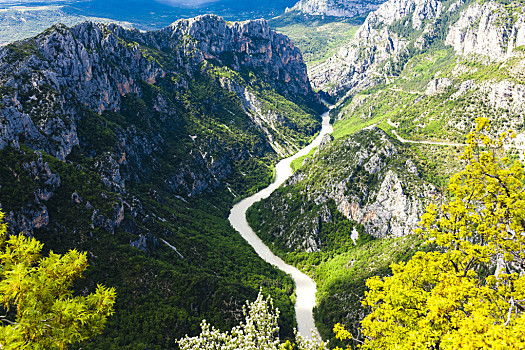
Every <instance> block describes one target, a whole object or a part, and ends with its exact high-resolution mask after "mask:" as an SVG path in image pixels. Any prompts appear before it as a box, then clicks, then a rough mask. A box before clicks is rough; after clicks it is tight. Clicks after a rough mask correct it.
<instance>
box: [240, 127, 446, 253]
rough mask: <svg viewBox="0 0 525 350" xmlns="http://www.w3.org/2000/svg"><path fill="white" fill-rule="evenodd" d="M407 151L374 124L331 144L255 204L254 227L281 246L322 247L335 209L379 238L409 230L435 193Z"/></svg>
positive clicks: (302, 249)
mask: <svg viewBox="0 0 525 350" xmlns="http://www.w3.org/2000/svg"><path fill="white" fill-rule="evenodd" d="M402 150H403V152H402ZM406 154H407V153H406V150H404V148H403V147H402V146H401V145H399V144H397V143H396V142H395V141H393V140H392V139H391V138H390V137H388V136H387V135H386V134H385V132H384V131H382V130H381V129H378V128H372V129H368V130H362V131H360V132H359V133H357V134H355V135H352V136H351V137H348V138H346V139H338V140H335V141H332V142H329V143H327V144H325V145H324V147H323V149H322V150H321V151H319V153H318V154H317V155H315V156H314V157H313V159H311V160H309V161H307V162H306V164H305V166H303V168H301V169H300V170H299V171H297V173H295V174H294V175H293V177H292V178H291V179H290V180H288V182H287V183H286V184H285V187H283V188H282V189H280V190H279V191H276V192H275V193H274V194H272V195H271V196H270V197H269V199H267V200H263V201H262V202H260V204H256V205H255V206H254V209H253V210H252V212H251V213H250V214H249V215H251V216H252V217H253V218H258V219H257V220H255V221H252V224H256V225H259V226H254V229H255V230H258V231H259V233H260V234H261V236H262V237H265V238H267V239H268V240H269V241H273V242H281V243H280V244H282V245H283V247H284V248H285V249H290V250H301V251H310V252H311V251H317V250H322V248H323V245H324V242H323V240H322V239H321V238H320V237H319V232H320V230H321V226H322V225H323V223H329V222H331V221H332V217H333V216H334V215H335V212H334V210H337V211H339V212H340V213H342V214H343V215H344V216H345V217H346V218H348V219H350V220H352V221H354V222H357V223H359V224H362V225H363V226H364V230H365V232H366V233H368V234H371V235H373V236H375V237H378V238H384V237H387V236H390V237H392V236H394V237H397V236H404V235H407V234H410V233H412V232H413V229H414V228H415V227H416V225H417V223H418V222H419V217H420V215H421V214H422V213H423V210H424V208H425V206H426V205H427V204H428V203H429V202H430V201H431V200H432V198H434V196H437V192H436V189H435V188H434V186H433V185H431V184H429V183H427V182H425V181H424V180H422V179H421V177H420V174H419V172H418V168H417V165H416V163H415V161H414V160H413V159H412V158H411V157H407V155H406ZM330 203H333V204H334V206H335V208H336V209H335V208H333V209H331V204H330ZM283 247H281V248H283Z"/></svg>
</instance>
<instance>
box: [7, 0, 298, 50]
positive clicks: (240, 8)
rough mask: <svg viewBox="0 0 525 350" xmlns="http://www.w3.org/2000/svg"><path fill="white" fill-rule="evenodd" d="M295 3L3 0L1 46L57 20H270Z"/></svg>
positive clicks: (152, 23) (152, 25) (149, 23)
mask: <svg viewBox="0 0 525 350" xmlns="http://www.w3.org/2000/svg"><path fill="white" fill-rule="evenodd" d="M294 4H295V0H268V1H264V2H246V1H239V0H213V1H194V0H191V1H185V0H180V1H179V0H165V1H160V0H157V1H154V0H129V1H119V0H107V1H102V0H62V1H60V0H52V1H47V2H42V1H30V0H26V1H9V0H1V1H0V45H2V44H5V43H8V42H13V41H15V40H20V39H25V38H28V37H30V36H34V35H36V34H38V33H40V32H41V31H42V30H44V29H46V28H49V27H50V26H52V25H54V24H57V23H62V24H66V25H75V24H78V23H82V22H85V21H94V22H103V23H107V22H115V23H119V24H121V25H124V26H125V27H128V28H130V27H133V28H138V29H141V30H155V29H161V28H163V27H166V26H168V25H170V24H171V23H172V22H174V21H176V20H178V19H181V18H191V17H195V16H198V15H203V14H216V15H220V16H222V17H224V18H226V19H227V20H232V21H239V20H249V19H258V18H266V19H269V18H272V17H275V16H278V15H280V14H283V13H284V11H285V9H286V8H287V7H291V6H293V5H294Z"/></svg>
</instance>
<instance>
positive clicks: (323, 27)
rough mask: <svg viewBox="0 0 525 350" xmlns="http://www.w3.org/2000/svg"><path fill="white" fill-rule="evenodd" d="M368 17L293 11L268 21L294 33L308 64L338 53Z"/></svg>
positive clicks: (290, 33) (278, 27) (282, 29)
mask: <svg viewBox="0 0 525 350" xmlns="http://www.w3.org/2000/svg"><path fill="white" fill-rule="evenodd" d="M364 18H365V17H362V18H352V19H340V18H336V17H326V18H321V17H320V16H310V15H306V14H299V13H296V12H293V11H292V12H288V13H286V14H284V15H282V16H279V17H276V18H273V19H271V20H269V21H268V23H269V24H270V27H271V28H272V29H274V30H275V31H277V32H279V33H283V34H285V35H287V36H288V37H290V39H292V41H293V42H294V44H295V45H296V46H297V47H298V48H300V49H301V52H302V53H303V58H304V60H305V62H306V63H307V65H308V66H312V65H315V64H317V63H320V62H322V61H324V60H326V59H327V58H328V57H330V56H332V55H333V54H335V53H336V52H337V51H338V50H339V48H340V47H341V46H342V45H343V44H345V43H347V42H348V41H349V40H350V39H352V38H353V37H354V34H355V32H356V31H357V28H359V25H360V24H361V23H362V22H363V20H364Z"/></svg>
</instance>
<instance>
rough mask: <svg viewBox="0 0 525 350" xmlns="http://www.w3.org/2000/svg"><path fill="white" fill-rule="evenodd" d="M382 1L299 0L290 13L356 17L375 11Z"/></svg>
mask: <svg viewBox="0 0 525 350" xmlns="http://www.w3.org/2000/svg"><path fill="white" fill-rule="evenodd" d="M383 2H384V0H372V1H355V0H352V1H350V0H300V1H299V2H297V4H295V5H294V6H293V7H292V8H291V9H290V11H298V12H301V13H305V14H308V15H314V16H331V17H357V16H359V15H362V14H365V13H368V12H370V11H373V10H376V9H377V8H378V7H379V5H381V4H382V3H383Z"/></svg>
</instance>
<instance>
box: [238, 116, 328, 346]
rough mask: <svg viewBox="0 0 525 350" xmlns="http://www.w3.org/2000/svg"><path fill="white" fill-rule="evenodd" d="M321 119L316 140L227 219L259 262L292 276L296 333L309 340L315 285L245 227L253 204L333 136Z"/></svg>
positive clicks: (280, 166) (280, 165)
mask: <svg viewBox="0 0 525 350" xmlns="http://www.w3.org/2000/svg"><path fill="white" fill-rule="evenodd" d="M322 117H323V124H322V129H321V132H320V133H319V135H318V136H317V137H316V138H315V140H314V141H313V142H312V143H310V144H309V145H308V146H306V147H305V148H303V149H301V150H300V151H299V152H297V153H296V154H295V155H293V156H291V157H288V158H286V159H283V160H281V161H280V162H279V163H277V165H276V166H275V171H276V176H275V180H274V182H273V183H272V184H271V185H270V186H268V187H266V188H265V189H263V190H261V191H259V192H257V193H256V194H254V195H252V196H251V197H248V198H246V199H243V200H242V201H240V202H239V203H237V204H235V205H234V206H233V208H232V210H231V212H230V216H229V218H228V219H229V220H230V223H231V224H232V226H233V227H234V228H235V229H236V230H237V231H239V233H240V234H241V236H242V237H243V238H244V239H245V240H246V241H247V242H248V243H249V244H250V245H251V246H252V247H253V248H254V249H255V252H256V253H257V254H258V255H259V256H260V257H261V258H262V259H264V260H265V261H267V262H269V263H270V264H272V265H274V266H276V267H277V268H279V269H280V270H282V271H284V272H286V273H287V274H289V275H291V277H292V279H293V280H294V282H295V287H296V290H295V293H296V299H295V315H296V319H297V329H298V331H299V333H300V334H301V335H302V336H303V337H311V335H312V332H314V333H316V334H318V332H317V328H316V327H315V322H314V317H313V312H312V309H313V307H314V306H315V293H316V286H315V282H314V281H313V280H312V279H311V278H310V277H308V276H307V275H306V274H304V273H302V272H301V271H299V270H298V269H297V268H295V267H293V266H291V265H288V264H286V263H285V262H284V261H283V260H282V259H281V258H279V257H278V256H275V255H274V254H273V253H272V252H271V251H270V248H268V247H267V246H266V245H265V244H264V243H263V241H262V240H261V239H260V238H259V237H258V236H257V235H256V234H255V232H253V230H252V229H251V227H250V225H248V222H247V221H246V211H247V210H248V208H249V207H251V206H252V204H253V203H255V202H258V201H260V200H261V199H264V198H268V196H270V194H271V193H272V192H273V191H275V190H276V189H277V188H278V187H279V186H280V185H282V184H283V183H284V182H285V181H286V179H288V178H289V177H290V176H292V169H291V167H290V163H291V162H292V161H293V160H294V159H297V158H299V157H301V156H304V155H307V154H308V153H309V152H310V151H311V150H312V149H313V148H314V147H317V146H319V144H320V143H321V139H322V138H323V136H324V135H326V134H330V133H332V131H333V128H332V125H330V116H329V112H325V113H324V114H323V115H322Z"/></svg>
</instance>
